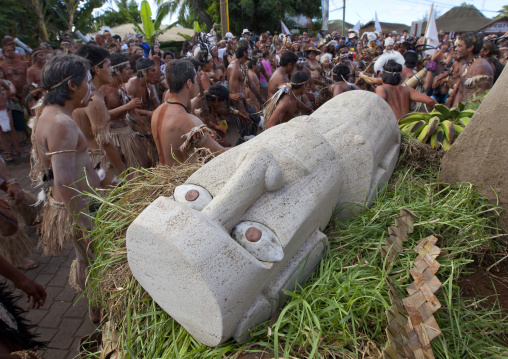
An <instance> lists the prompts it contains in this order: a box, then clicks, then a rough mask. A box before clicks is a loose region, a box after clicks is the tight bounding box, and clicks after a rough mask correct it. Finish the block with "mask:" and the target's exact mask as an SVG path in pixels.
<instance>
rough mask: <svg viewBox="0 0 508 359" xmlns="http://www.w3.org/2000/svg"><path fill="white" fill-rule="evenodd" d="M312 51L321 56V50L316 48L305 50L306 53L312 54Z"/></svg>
mask: <svg viewBox="0 0 508 359" xmlns="http://www.w3.org/2000/svg"><path fill="white" fill-rule="evenodd" d="M311 51H314V52H315V53H316V54H320V53H321V51H320V50H319V49H316V48H315V47H309V48H308V49H307V50H305V52H307V53H308V52H311Z"/></svg>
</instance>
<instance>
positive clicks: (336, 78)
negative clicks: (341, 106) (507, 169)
mask: <svg viewBox="0 0 508 359" xmlns="http://www.w3.org/2000/svg"><path fill="white" fill-rule="evenodd" d="M349 71H350V70H349V66H347V65H346V64H338V65H336V66H335V67H334V68H333V70H332V73H333V85H331V86H330V92H331V93H332V94H333V97H335V96H338V95H340V94H341V93H343V92H347V91H351V90H360V88H359V87H358V86H356V85H355V84H352V83H350V82H347V81H346V79H348V78H349Z"/></svg>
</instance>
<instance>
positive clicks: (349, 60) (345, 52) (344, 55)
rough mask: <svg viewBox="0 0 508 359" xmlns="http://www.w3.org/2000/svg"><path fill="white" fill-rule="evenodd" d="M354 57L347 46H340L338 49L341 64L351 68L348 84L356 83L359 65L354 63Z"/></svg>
mask: <svg viewBox="0 0 508 359" xmlns="http://www.w3.org/2000/svg"><path fill="white" fill-rule="evenodd" d="M352 56H353V55H352V54H351V52H350V51H349V48H348V46H347V45H340V46H339V49H338V58H339V62H338V63H339V64H345V65H347V66H348V67H349V78H348V79H347V80H348V82H351V83H355V78H356V77H355V76H356V68H357V67H358V64H357V63H356V62H354V61H353V57H352Z"/></svg>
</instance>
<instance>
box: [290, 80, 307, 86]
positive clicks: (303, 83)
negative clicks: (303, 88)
mask: <svg viewBox="0 0 508 359" xmlns="http://www.w3.org/2000/svg"><path fill="white" fill-rule="evenodd" d="M307 82H309V79H307V80H306V81H304V82H300V83H297V84H295V83H294V82H290V84H291V86H300V85H305V84H306V83H307Z"/></svg>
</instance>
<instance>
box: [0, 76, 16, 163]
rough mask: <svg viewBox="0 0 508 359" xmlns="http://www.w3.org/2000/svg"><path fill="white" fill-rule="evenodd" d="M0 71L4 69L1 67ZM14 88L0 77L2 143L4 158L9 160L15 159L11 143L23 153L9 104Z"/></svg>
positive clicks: (0, 133) (0, 139)
mask: <svg viewBox="0 0 508 359" xmlns="http://www.w3.org/2000/svg"><path fill="white" fill-rule="evenodd" d="M0 71H2V70H1V69H0ZM13 90H14V86H13V85H12V84H9V83H8V82H7V81H5V80H4V79H2V78H0V143H1V144H2V148H3V150H4V154H3V156H4V159H5V161H7V162H11V161H12V160H14V158H12V154H11V153H10V148H11V147H10V145H11V144H12V145H13V146H14V149H15V150H16V152H17V153H18V154H21V148H20V147H19V142H18V138H17V136H16V132H15V131H14V124H13V122H12V115H11V110H9V108H8V106H7V98H8V97H9V96H10V95H11V91H13ZM13 92H14V91H13Z"/></svg>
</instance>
